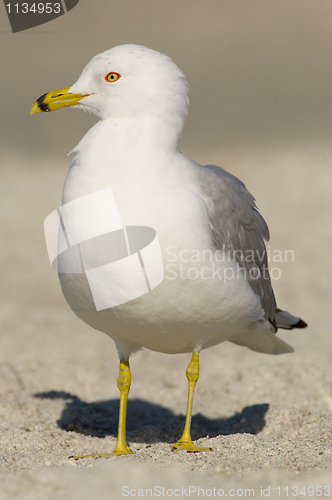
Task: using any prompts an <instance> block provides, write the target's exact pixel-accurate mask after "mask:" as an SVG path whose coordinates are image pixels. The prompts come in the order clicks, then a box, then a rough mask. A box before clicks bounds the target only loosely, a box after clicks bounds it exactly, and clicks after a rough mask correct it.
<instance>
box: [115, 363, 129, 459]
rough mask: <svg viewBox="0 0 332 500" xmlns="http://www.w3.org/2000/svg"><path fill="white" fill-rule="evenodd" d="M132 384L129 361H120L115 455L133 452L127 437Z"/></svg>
mask: <svg viewBox="0 0 332 500" xmlns="http://www.w3.org/2000/svg"><path fill="white" fill-rule="evenodd" d="M130 384H131V373H130V368H129V361H120V370H119V378H118V388H119V391H120V410H119V429H118V441H117V443H116V448H115V450H114V451H113V453H112V454H113V455H126V454H127V453H132V451H131V449H130V448H129V446H128V444H127V439H126V421H127V400H128V394H129V389H130Z"/></svg>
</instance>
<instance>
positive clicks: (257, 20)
mask: <svg viewBox="0 0 332 500" xmlns="http://www.w3.org/2000/svg"><path fill="white" fill-rule="evenodd" d="M0 10H1V11H2V13H1V16H0V54H1V73H0V96H1V100H0V106H1V110H0V117H1V118H0V127H1V132H0V151H1V153H0V155H1V160H0V169H1V170H0V190H1V195H0V203H1V213H0V229H1V253H0V256H1V285H0V287H1V289H0V299H1V300H0V315H1V316H0V319H1V325H2V326H1V338H0V353H1V354H0V357H1V359H3V361H5V362H7V363H11V364H12V366H14V367H15V368H16V369H17V370H18V371H19V373H20V374H21V377H22V380H23V381H24V384H25V387H26V388H27V390H28V392H29V393H33V392H34V391H35V392H40V391H50V390H63V391H68V392H71V393H73V394H76V395H78V396H79V397H80V398H82V399H85V400H86V401H95V400H101V399H109V398H110V397H114V398H118V391H117V388H116V377H117V369H118V361H117V354H116V352H115V348H114V346H113V345H112V342H111V341H110V340H109V339H108V338H106V336H104V335H103V334H101V333H99V332H95V331H92V330H91V329H90V328H89V327H87V326H86V325H85V324H83V323H81V322H80V321H79V320H78V319H77V318H76V317H75V316H74V315H73V313H72V312H71V311H69V309H68V306H67V305H66V303H65V302H64V299H63V298H62V295H61V291H60V286H59V283H58V280H57V276H56V273H55V272H54V271H52V269H51V267H50V265H49V262H48V257H47V253H46V248H45V242H44V235H43V221H44V219H45V217H46V216H47V215H48V214H49V213H50V212H51V211H53V210H54V209H55V208H56V207H58V206H59V205H60V204H61V192H62V186H63V183H64V179H65V176H66V173H67V169H68V164H69V158H67V156H66V155H67V154H68V153H69V152H70V151H71V150H72V149H73V148H74V146H75V145H76V144H77V143H78V141H79V140H80V139H81V138H82V136H83V135H84V134H85V133H86V132H87V131H88V129H89V128H90V127H91V126H92V125H93V124H94V123H95V121H96V120H95V118H94V117H92V116H90V115H87V114H84V113H83V112H82V111H78V110H73V109H69V108H67V109H62V110H60V111H57V112H56V113H51V114H46V113H45V114H38V115H34V116H32V117H31V116H30V115H29V112H30V108H31V106H32V104H33V103H34V101H35V100H36V99H37V98H38V97H39V96H40V95H42V94H44V93H45V92H48V91H51V90H54V89H59V88H63V87H67V86H70V85H71V84H73V83H74V82H75V81H76V80H77V78H78V77H79V75H80V73H81V71H82V69H83V67H84V66H85V65H86V64H87V63H88V62H89V61H90V59H91V58H92V57H93V56H94V55H95V54H97V53H98V52H103V51H104V50H106V49H108V48H111V47H112V46H115V45H118V44H123V43H136V44H141V45H146V46H148V47H150V48H152V49H155V50H157V51H160V52H164V53H166V54H168V55H169V56H170V57H172V59H173V60H174V62H175V63H176V64H177V65H178V66H179V67H180V68H181V69H182V70H183V71H184V73H185V75H186V78H187V80H188V82H189V85H190V95H189V97H190V107H189V117H188V119H187V122H186V126H185V129H184V133H183V138H182V141H181V144H180V149H181V151H182V152H184V153H185V154H187V155H188V156H190V157H192V158H193V159H195V160H196V161H198V162H201V163H205V164H206V163H214V164H217V165H220V166H222V167H223V168H225V169H227V170H229V171H231V172H232V173H233V174H235V175H237V176H239V177H240V178H241V179H242V180H243V181H244V182H245V184H246V186H247V187H248V189H249V190H250V191H251V192H252V193H253V195H254V196H255V197H256V200H257V204H258V207H259V208H260V210H261V213H262V214H263V216H264V217H265V218H266V220H267V222H268V224H269V227H270V231H271V235H272V237H271V241H270V244H269V245H270V246H269V248H270V249H271V251H273V250H275V249H278V250H281V251H282V252H283V251H284V250H287V249H292V250H294V255H295V260H294V262H292V261H288V262H278V263H271V267H280V269H281V271H282V274H281V278H280V279H276V280H274V288H275V291H276V296H277V300H278V303H279V306H280V307H281V308H285V309H288V310H290V311H291V312H292V313H294V314H296V315H299V316H301V317H303V319H305V320H306V321H307V322H308V323H309V328H308V329H306V330H303V331H296V332H292V333H287V332H284V333H282V332H281V336H282V338H284V339H285V340H286V341H287V342H288V343H290V344H292V345H294V346H295V348H296V353H295V354H294V355H285V356H282V357H268V356H263V355H258V354H256V353H251V352H249V351H248V350H246V349H243V348H239V347H236V346H233V345H230V344H227V345H224V346H217V347H216V348H214V349H210V350H209V351H206V352H204V353H203V354H202V381H200V384H199V386H198V395H197V397H196V402H195V408H196V410H195V411H201V412H203V413H204V412H205V414H206V415H210V417H212V416H213V415H219V416H227V415H232V414H233V413H234V412H236V411H241V410H242V408H243V407H244V406H245V405H246V404H248V405H250V404H257V403H275V404H289V405H291V406H292V405H293V406H298V407H305V408H312V409H313V408H314V409H315V411H322V412H329V413H331V412H332V369H331V363H330V353H331V347H332V336H331V334H330V329H331V328H330V310H331V305H330V304H331V298H332V288H331V279H332V273H331V257H330V254H331V247H332V237H331V215H332V201H331V182H332V173H331V165H332V142H331V137H332V60H331V48H332V30H331V19H332V3H331V2H328V1H326V0H291V1H290V0H250V1H244V0H205V1H204V2H202V1H201V0H180V1H179V0H168V1H167V2H163V1H160V0H157V1H156V0H121V2H114V1H110V0H94V1H93V2H91V1H88V0H80V2H79V4H78V5H77V6H76V7H75V8H74V9H73V10H71V11H70V12H68V13H67V14H66V15H64V16H62V17H60V18H58V19H56V20H54V21H52V22H50V23H47V24H45V25H42V26H39V27H37V28H33V29H30V30H28V31H23V32H21V33H16V34H12V33H11V31H10V26H9V21H8V19H7V17H6V13H5V7H4V6H3V5H0ZM204 359H205V362H204ZM209 360H210V362H209ZM187 362H188V361H187V357H185V356H173V357H170V356H168V357H167V356H166V355H162V354H156V353H151V352H143V353H142V354H141V355H139V356H136V357H134V358H133V361H132V365H133V372H135V373H136V378H135V377H134V376H133V387H132V391H131V395H132V397H141V398H142V399H146V400H149V401H154V402H155V404H161V402H163V404H164V405H165V406H166V407H168V408H171V409H172V411H174V412H180V413H181V412H182V414H183V412H184V411H185V397H186V390H187V389H186V380H185V377H184V372H185V367H186V365H187ZM143 363H144V366H142V364H143ZM1 366H5V365H1ZM1 366H0V384H2V385H1V390H2V391H3V392H6V391H7V392H8V391H14V390H16V389H17V390H18V389H19V387H18V385H17V380H16V381H15V377H14V376H13V372H10V371H8V370H7V371H6V369H5V368H1ZM6 366H7V367H8V366H9V365H6ZM258 367H260V368H258ZM152 370H153V371H152ZM213 370H215V372H213ZM244 370H247V379H246V381H247V384H249V382H250V381H251V380H252V381H255V382H253V385H250V388H251V389H250V388H249V386H246V384H245V383H244V385H241V384H240V383H239V380H238V379H237V378H236V373H239V372H240V371H242V372H243V371H244ZM216 372H217V375H216ZM149 373H150V375H148V374H149ZM152 373H154V381H155V382H154V381H153V383H156V384H159V386H158V390H156V391H152V392H151V391H149V389H148V384H151V379H150V378H149V377H151V374H152ZM248 373H251V375H252V379H251V378H250V377H251V376H249V375H248ZM257 374H259V377H257ZM182 375H183V380H182ZM212 375H213V376H214V377H215V379H216V380H217V382H216V385H215V386H214V388H211V387H210V385H209V380H210V378H209V377H211V376H212ZM179 380H181V383H180V386H179V385H178V381H179ZM150 387H151V386H150ZM178 387H180V388H178ZM207 387H209V389H208V390H207ZM226 389H227V390H226ZM234 391H235V392H234ZM236 391H237V392H236ZM221 399H222V405H221V404H220V400H221ZM196 405H197V406H196ZM13 415H14V413H13V414H12V416H11V418H16V419H19V418H21V417H20V416H17V413H16V414H15V415H16V416H15V417H13ZM6 418H8V415H7V417H6ZM22 418H23V417H22ZM40 420H41V421H42V420H43V419H42V418H40Z"/></svg>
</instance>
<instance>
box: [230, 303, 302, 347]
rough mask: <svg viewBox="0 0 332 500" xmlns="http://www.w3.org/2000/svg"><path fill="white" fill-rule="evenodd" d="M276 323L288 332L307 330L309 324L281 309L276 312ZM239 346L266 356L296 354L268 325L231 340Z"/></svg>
mask: <svg viewBox="0 0 332 500" xmlns="http://www.w3.org/2000/svg"><path fill="white" fill-rule="evenodd" d="M275 321H276V324H277V326H278V328H284V329H286V330H292V329H293V328H305V327H306V326H307V323H305V322H304V321H303V320H302V319H301V318H297V317H296V316H293V315H292V314H290V313H289V312H287V311H282V310H281V309H277V310H276V316H275ZM230 342H233V343H234V344H237V345H242V346H245V347H248V348H249V349H251V350H252V351H256V352H263V353H266V354H284V353H287V352H294V349H293V347H292V346H290V345H289V344H287V343H286V342H285V341H284V340H281V338H279V337H278V336H277V335H276V334H275V333H272V331H271V330H270V329H269V328H267V326H266V325H262V327H261V328H260V329H259V330H256V331H253V332H246V333H243V334H242V335H238V336H237V337H233V338H232V339H230Z"/></svg>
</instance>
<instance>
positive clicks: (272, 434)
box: [0, 144, 332, 500]
mask: <svg viewBox="0 0 332 500" xmlns="http://www.w3.org/2000/svg"><path fill="white" fill-rule="evenodd" d="M186 152H187V153H188V154H191V155H192V156H194V154H195V151H194V150H192V151H186ZM203 153H204V152H202V151H201V152H197V154H196V156H195V159H198V160H201V161H203V156H204V158H205V162H206V163H207V162H214V163H218V164H220V165H222V166H224V167H225V168H227V169H229V170H230V171H232V172H233V173H235V174H236V175H239V176H240V177H241V179H242V180H243V181H244V182H245V183H246V184H247V187H248V188H249V189H250V190H251V191H252V192H253V194H254V195H255V196H256V199H257V203H258V205H259V208H260V209H261V211H262V213H263V215H264V216H265V218H266V220H267V221H268V223H269V226H270V230H271V234H272V239H271V244H270V247H269V249H270V251H271V255H276V254H275V253H274V254H273V252H274V251H275V250H280V251H281V252H282V255H285V253H284V252H285V250H290V249H291V250H293V251H294V256H295V259H294V262H293V261H292V259H291V257H289V260H288V262H281V263H280V262H271V263H270V266H271V267H272V268H278V269H280V270H281V277H280V279H275V280H274V288H275V292H276V296H277V300H278V304H279V306H280V307H281V308H284V309H287V310H289V311H291V312H292V313H294V314H298V315H300V316H301V317H303V319H304V320H306V321H307V322H308V323H309V327H308V328H307V329H305V330H297V331H293V332H286V331H281V332H280V336H281V337H282V338H283V339H284V340H285V341H287V342H288V343H290V344H291V345H293V346H294V347H295V350H296V352H295V353H294V354H286V355H282V356H269V355H263V354H258V353H255V352H251V351H249V350H248V349H246V348H241V347H238V346H235V345H232V344H230V343H225V344H222V345H219V346H216V347H214V348H212V349H209V350H206V351H204V352H202V354H201V376H200V379H199V382H198V385H197V390H196V394H195V402H194V416H193V438H194V439H197V440H198V443H199V444H201V445H203V446H210V447H211V448H212V452H211V453H203V454H188V453H186V452H177V453H174V452H172V451H171V447H170V444H171V443H172V442H174V441H175V440H176V439H178V438H179V436H180V433H181V431H182V427H183V423H184V413H185V405H186V393H187V381H186V378H185V369H186V366H187V364H188V362H189V358H188V356H187V355H176V356H168V355H164V354H160V353H154V352H150V351H143V352H141V353H139V354H137V355H135V356H133V358H132V361H131V368H132V387H131V391H130V398H129V404H128V441H129V443H130V446H131V448H132V450H133V451H134V454H132V455H130V456H123V457H111V458H109V459H94V458H91V457H90V458H85V459H82V460H79V461H74V460H73V459H72V458H70V457H71V456H72V455H74V454H88V453H94V452H97V453H100V452H104V451H111V450H112V449H113V448H114V446H115V441H116V432H117V419H118V415H117V412H118V400H119V399H118V398H119V396H118V389H117V387H116V378H117V371H118V358H117V353H116V350H115V347H114V344H113V342H112V340H111V339H109V338H108V337H107V336H106V335H104V334H102V333H100V332H96V331H94V330H92V329H91V328H89V327H88V326H87V325H85V324H84V323H82V322H81V321H80V320H79V319H78V318H76V317H75V316H74V314H73V313H72V312H71V311H70V310H69V308H68V306H67V304H66V303H65V301H64V299H63V298H62V295H61V291H60V286H59V283H58V279H57V275H56V273H55V272H54V271H53V270H52V269H51V267H50V265H49V262H48V257H47V253H46V249H45V243H44V236H43V220H44V218H45V217H46V216H47V215H48V214H49V213H50V212H51V211H52V210H54V209H55V208H56V207H57V206H59V205H60V200H61V189H62V184H63V181H64V178H65V175H66V169H67V159H66V158H60V159H55V158H52V159H50V158H43V159H40V158H38V159H34V158H23V157H20V156H15V155H14V154H13V153H12V152H9V153H8V154H6V155H5V157H4V159H3V160H2V163H1V172H2V174H1V175H2V181H1V188H0V189H1V197H0V199H1V205H2V208H1V212H0V227H1V234H2V245H1V262H2V271H1V273H2V280H1V282H2V283H1V291H0V299H1V305H0V308H1V309H0V310H1V338H0V353H1V354H0V394H1V396H0V397H1V400H0V433H1V440H0V448H1V452H0V498H1V499H11V498H24V499H25V498H26V499H30V498H31V499H43V498H47V499H51V500H52V499H62V498H66V499H67V498H80V499H81V500H82V499H85V498H97V497H98V498H99V499H104V498H105V499H113V498H114V499H118V498H122V497H124V496H129V497H132V496H139V495H140V496H143V497H149V496H150V497H151V494H150V492H149V491H148V492H146V491H145V489H146V488H152V493H153V495H152V496H155V497H157V496H165V497H167V496H168V497H171V496H180V497H181V496H186V495H187V496H188V495H189V494H190V496H191V498H200V497H202V496H203V493H202V491H200V492H199V491H198V487H200V488H203V489H204V494H205V496H209V495H210V490H211V492H212V493H211V496H212V497H213V496H218V495H219V496H221V489H223V491H224V496H226V495H227V496H234V497H235V498H239V497H241V496H255V497H263V496H269V497H270V498H286V497H287V490H286V489H285V488H287V487H288V488H289V490H288V496H292V494H294V493H296V491H297V493H298V495H297V496H300V497H303V498H304V497H305V496H310V494H311V492H313V491H314V493H315V495H317V496H318V495H319V492H320V490H319V488H318V490H315V489H314V490H312V489H308V487H310V486H311V487H313V488H316V487H319V486H321V487H322V488H323V487H328V486H331V487H332V471H331V469H332V447H331V445H332V432H331V431H332V364H331V361H330V358H331V347H332V336H331V332H330V304H331V295H332V288H331V266H330V249H331V231H330V219H331V208H332V201H331V198H330V193H329V191H330V186H331V181H332V174H331V169H330V166H329V162H330V160H331V158H332V150H331V148H330V146H328V145H326V144H309V145H308V144H306V145H303V144H301V145H299V144H297V145H294V146H293V147H292V148H278V149H276V148H275V149H273V150H271V149H266V150H264V151H257V150H255V151H250V150H238V149H237V150H236V151H235V150H228V151H227V150H226V151H223V152H221V151H210V152H206V153H205V155H204V154H203ZM200 155H201V156H200ZM288 255H292V254H288ZM275 273H276V271H275ZM275 276H277V274H275ZM190 486H191V490H189V489H187V490H186V488H189V487H190ZM182 487H183V488H184V491H185V493H184V492H183V491H182V490H181V488H182ZM278 487H279V488H280V489H279V490H278ZM292 487H294V488H293V489H292ZM295 487H298V488H299V490H296V488H295ZM153 488H157V489H155V490H153ZM158 488H160V490H158ZM162 488H165V490H164V492H163V490H162ZM179 488H180V489H179ZM194 488H196V490H194ZM213 488H215V490H213ZM232 488H234V491H235V494H234V495H233V492H234V491H233V490H232ZM261 488H262V489H261ZM269 488H270V489H269ZM303 488H304V490H303ZM246 489H253V492H251V493H250V495H249V492H247V493H246V492H245V490H246ZM301 489H302V495H300V490H301ZM140 490H142V491H140ZM167 490H168V493H167ZM218 491H219V493H218ZM241 491H242V493H241ZM321 491H322V495H323V496H328V490H327V489H325V490H324V489H322V490H321ZM159 493H160V495H159ZM178 493H179V494H178ZM293 496H294V495H293ZM295 496H296V495H295Z"/></svg>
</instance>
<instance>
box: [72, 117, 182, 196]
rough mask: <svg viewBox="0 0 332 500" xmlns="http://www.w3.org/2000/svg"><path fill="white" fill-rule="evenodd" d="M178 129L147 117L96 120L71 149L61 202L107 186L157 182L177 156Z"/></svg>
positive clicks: (179, 128)
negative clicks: (71, 155) (71, 158)
mask: <svg viewBox="0 0 332 500" xmlns="http://www.w3.org/2000/svg"><path fill="white" fill-rule="evenodd" d="M181 129H182V126H181V124H174V125H171V124H169V123H167V122H165V121H158V119H154V120H153V119H151V118H150V119H149V120H144V119H138V118H133V119H131V120H128V119H126V120H122V121H121V120H116V119H107V120H102V121H99V122H98V123H97V124H96V125H95V126H94V127H92V129H90V130H89V132H88V133H87V134H86V135H85V136H84V137H83V139H82V140H81V142H80V143H79V144H78V145H77V146H76V148H75V149H74V150H73V152H74V153H75V157H74V158H73V161H72V164H71V167H70V170H69V172H68V176H67V179H66V183H65V187H64V194H63V203H67V202H68V201H71V200H73V199H75V198H78V197H80V196H84V195H86V194H90V193H92V192H96V191H98V190H101V189H106V188H107V187H111V188H112V189H113V188H114V189H117V187H118V188H120V187H121V186H125V185H128V184H135V183H136V184H141V183H142V182H144V183H146V182H148V183H149V184H150V183H152V182H158V180H159V182H161V180H162V178H163V177H164V175H165V174H166V171H167V170H168V169H169V168H170V165H171V164H172V163H173V159H174V157H175V156H176V155H177V154H178V149H177V146H178V142H179V138H180V131H181Z"/></svg>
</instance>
